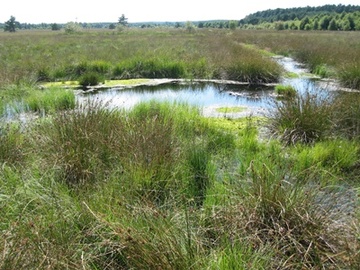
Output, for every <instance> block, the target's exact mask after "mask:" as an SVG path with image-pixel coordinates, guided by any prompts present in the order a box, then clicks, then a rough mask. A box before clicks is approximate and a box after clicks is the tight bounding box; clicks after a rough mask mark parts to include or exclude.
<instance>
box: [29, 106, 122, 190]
mask: <svg viewBox="0 0 360 270" xmlns="http://www.w3.org/2000/svg"><path fill="white" fill-rule="evenodd" d="M114 127H116V128H122V127H123V125H122V122H121V119H119V118H118V116H117V114H114V113H112V112H111V111H110V110H108V109H107V108H106V106H105V105H104V104H103V103H102V102H97V101H89V102H85V103H84V104H78V105H77V106H76V107H75V109H74V110H70V111H64V112H60V113H58V114H56V115H55V116H54V118H53V119H52V120H51V121H50V122H48V123H44V124H43V125H40V127H39V130H38V132H40V133H41V134H42V136H40V137H39V140H40V141H39V142H36V143H38V144H39V145H41V146H42V147H41V148H39V149H38V150H39V151H40V156H42V157H43V158H44V159H45V164H47V165H48V166H55V168H57V170H59V176H61V179H63V181H65V182H66V183H68V184H69V185H72V186H77V185H81V184H87V183H88V182H91V181H92V180H95V179H96V176H97V173H99V174H100V175H101V174H102V173H103V172H104V171H106V170H107V169H108V168H110V167H112V166H113V165H114V164H116V165H117V166H119V167H121V166H120V165H119V163H120V162H121V161H120V160H119V159H116V155H113V151H112V147H113V144H114V143H117V142H116V140H115V137H114V134H115V132H114ZM45 131H47V132H45ZM51 164H53V165H51ZM104 177H105V176H104Z"/></svg>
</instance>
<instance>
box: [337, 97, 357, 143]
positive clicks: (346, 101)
mask: <svg viewBox="0 0 360 270" xmlns="http://www.w3.org/2000/svg"><path fill="white" fill-rule="evenodd" d="M333 122H334V124H335V133H336V134H337V135H338V136H341V137H346V138H350V139H351V138H354V139H358V138H360V94H359V93H357V92H354V93H346V92H341V93H339V94H338V95H337V96H336V98H335V100H334V116H333Z"/></svg>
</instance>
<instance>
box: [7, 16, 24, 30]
mask: <svg viewBox="0 0 360 270" xmlns="http://www.w3.org/2000/svg"><path fill="white" fill-rule="evenodd" d="M19 26H20V23H19V22H17V21H16V19H15V17H14V16H11V17H10V19H9V20H8V21H6V22H5V25H4V31H5V32H15V31H16V28H17V27H19Z"/></svg>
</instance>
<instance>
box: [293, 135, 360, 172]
mask: <svg viewBox="0 0 360 270" xmlns="http://www.w3.org/2000/svg"><path fill="white" fill-rule="evenodd" d="M359 150H360V149H359V146H358V143H357V142H356V141H349V140H345V139H332V140H325V141H322V142H318V143H316V144H315V145H314V146H312V147H308V146H300V145H299V146H296V147H295V148H294V149H293V151H294V152H295V153H296V154H294V155H293V158H294V159H296V160H294V164H295V165H294V166H296V167H297V171H299V172H304V171H306V170H315V168H316V169H320V170H326V171H327V172H331V173H334V174H339V173H341V172H348V171H350V170H351V169H352V168H353V167H354V166H356V164H357V163H358V162H359Z"/></svg>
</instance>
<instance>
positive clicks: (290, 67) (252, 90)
mask: <svg viewBox="0 0 360 270" xmlns="http://www.w3.org/2000/svg"><path fill="white" fill-rule="evenodd" d="M275 61H277V62H278V63H279V64H280V65H281V66H282V67H283V68H284V69H285V70H286V71H287V72H291V73H293V74H295V75H296V76H295V77H296V78H283V79H281V81H280V83H282V84H287V85H292V86H294V87H295V89H297V91H300V92H305V91H310V92H312V91H317V90H318V88H319V87H320V85H319V83H317V82H315V81H314V80H313V78H311V77H309V76H306V75H305V74H307V72H308V71H307V70H306V69H305V68H304V67H303V66H302V65H300V64H299V63H297V62H295V61H294V60H293V59H291V58H287V57H276V58H275ZM88 98H90V99H100V100H102V101H105V102H107V103H108V104H109V106H111V107H118V108H131V107H133V106H134V105H135V104H137V103H139V102H143V101H150V100H157V101H170V102H186V103H188V104H191V105H196V106H198V107H199V108H200V109H202V112H203V114H204V115H205V116H219V114H218V113H217V112H216V109H217V108H219V107H235V106H238V107H242V108H243V109H245V110H242V112H241V113H228V114H227V115H226V116H228V117H240V116H246V115H250V114H251V115H259V114H263V113H266V112H267V111H268V110H269V109H270V108H271V100H273V99H274V98H275V95H274V86H265V85H261V86H248V85H244V84H236V83H223V82H221V83H215V82H211V83H204V82H192V83H188V84H186V83H179V82H176V83H166V84H161V85H156V86H138V87H133V88H113V89H107V90H101V91H97V92H95V93H83V94H81V95H79V96H78V100H79V101H83V100H85V99H88ZM223 115H224V114H223V113H222V114H221V116H223Z"/></svg>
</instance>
